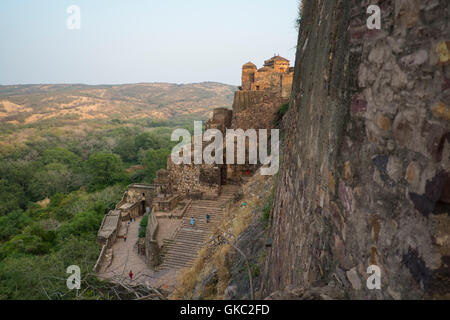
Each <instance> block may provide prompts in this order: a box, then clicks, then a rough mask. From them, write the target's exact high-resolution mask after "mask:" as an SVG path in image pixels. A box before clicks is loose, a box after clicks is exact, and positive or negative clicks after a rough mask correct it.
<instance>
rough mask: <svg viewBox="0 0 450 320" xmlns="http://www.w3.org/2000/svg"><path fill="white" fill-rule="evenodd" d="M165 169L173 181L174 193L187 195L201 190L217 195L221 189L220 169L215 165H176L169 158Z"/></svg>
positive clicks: (204, 192)
mask: <svg viewBox="0 0 450 320" xmlns="http://www.w3.org/2000/svg"><path fill="white" fill-rule="evenodd" d="M167 170H168V171H169V174H170V179H171V181H172V183H173V190H174V192H175V193H182V194H185V195H189V194H190V193H195V192H202V193H203V194H208V195H216V196H217V195H219V194H220V190H221V170H220V168H219V167H218V166H215V165H207V164H201V165H195V164H180V165H176V164H174V163H173V162H172V160H171V159H170V156H169V158H168V160H167Z"/></svg>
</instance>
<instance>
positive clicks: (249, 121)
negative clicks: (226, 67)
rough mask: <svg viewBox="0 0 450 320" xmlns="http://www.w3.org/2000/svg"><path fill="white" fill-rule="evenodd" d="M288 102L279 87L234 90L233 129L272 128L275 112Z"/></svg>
mask: <svg viewBox="0 0 450 320" xmlns="http://www.w3.org/2000/svg"><path fill="white" fill-rule="evenodd" d="M287 102H289V99H287V98H283V97H282V96H281V91H280V89H279V88H276V89H267V90H263V91H236V92H235V95H234V102H233V120H232V125H231V127H232V128H233V129H243V130H247V129H271V128H274V123H273V122H274V119H275V115H276V112H277V111H278V110H279V109H280V107H281V106H282V105H283V104H285V103H287Z"/></svg>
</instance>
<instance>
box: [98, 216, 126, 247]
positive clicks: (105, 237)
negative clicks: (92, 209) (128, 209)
mask: <svg viewBox="0 0 450 320" xmlns="http://www.w3.org/2000/svg"><path fill="white" fill-rule="evenodd" d="M120 217H121V211H120V210H111V211H109V212H108V214H106V215H105V216H104V217H103V221H102V224H101V225H100V228H99V230H98V233H97V242H98V244H99V245H100V246H104V245H106V244H107V243H108V244H109V245H111V246H112V245H113V244H114V242H115V241H116V238H117V234H118V232H119V227H120Z"/></svg>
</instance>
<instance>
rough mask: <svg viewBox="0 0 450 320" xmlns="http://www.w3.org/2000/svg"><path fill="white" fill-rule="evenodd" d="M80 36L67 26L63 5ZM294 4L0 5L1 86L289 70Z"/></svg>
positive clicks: (50, 1) (266, 0)
mask: <svg viewBox="0 0 450 320" xmlns="http://www.w3.org/2000/svg"><path fill="white" fill-rule="evenodd" d="M73 4H74V5H78V6H79V7H80V9H81V29H80V30H76V31H74V30H69V29H68V28H67V26H66V21H67V18H68V17H69V14H68V13H67V12H66V10H67V8H68V7H69V6H70V5H73ZM297 6H298V0H220V1H219V0H159V1H156V0H0V84H3V85H5V84H27V83H87V84H116V83H137V82H174V83H188V82H201V81H217V82H223V83H228V84H234V85H238V84H239V83H240V67H241V65H242V64H244V63H245V62H247V61H249V60H251V61H253V62H254V63H256V64H257V65H258V66H262V64H263V62H264V60H265V59H267V58H270V57H271V56H273V54H274V53H279V54H280V55H282V56H284V57H286V58H287V59H289V60H291V64H293V63H294V57H295V46H296V40H297V31H296V29H295V20H296V17H297Z"/></svg>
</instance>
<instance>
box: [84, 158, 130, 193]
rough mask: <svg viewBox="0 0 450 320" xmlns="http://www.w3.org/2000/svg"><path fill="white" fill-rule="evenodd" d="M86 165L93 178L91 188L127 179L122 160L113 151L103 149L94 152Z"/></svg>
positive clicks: (97, 188) (99, 187)
mask: <svg viewBox="0 0 450 320" xmlns="http://www.w3.org/2000/svg"><path fill="white" fill-rule="evenodd" d="M86 166H87V172H88V173H89V175H90V179H91V181H90V185H89V189H90V190H99V189H103V188H104V187H107V186H110V185H113V184H114V183H118V182H119V183H120V182H125V181H126V180H127V174H126V172H125V169H124V168H123V163H122V160H121V159H120V157H119V156H117V155H115V154H113V153H111V152H106V151H103V152H98V153H94V154H92V155H91V156H90V157H89V159H88V161H87V165H86Z"/></svg>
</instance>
